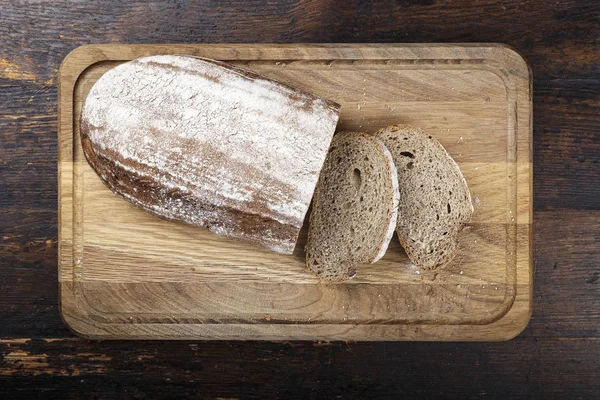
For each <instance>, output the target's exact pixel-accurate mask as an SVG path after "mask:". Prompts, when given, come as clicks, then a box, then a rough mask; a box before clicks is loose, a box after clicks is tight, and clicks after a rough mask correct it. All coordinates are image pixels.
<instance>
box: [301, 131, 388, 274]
mask: <svg viewBox="0 0 600 400" xmlns="http://www.w3.org/2000/svg"><path fill="white" fill-rule="evenodd" d="M397 207H398V179H397V177H396V168H395V167H394V162H393V160H392V156H391V154H390V152H389V151H388V150H387V149H386V147H385V146H384V145H383V143H382V142H381V141H380V140H379V139H377V138H375V137H373V136H372V135H369V134H367V133H360V132H340V133H337V134H336V135H335V136H334V137H333V142H332V143H331V148H330V149H329V154H328V155H327V158H326V160H325V165H324V166H323V170H322V172H321V176H320V177H319V183H318V185H317V189H316V191H315V197H314V199H313V208H312V211H311V214H310V223H309V229H308V242H307V244H306V265H307V267H308V268H309V269H310V270H312V271H313V272H315V273H316V274H317V275H318V276H319V277H320V278H321V279H322V280H324V281H329V282H342V281H345V280H348V279H350V278H352V277H354V275H355V274H356V267H357V266H358V265H359V264H362V263H373V262H375V261H377V260H379V259H380V258H381V257H383V255H384V254H385V251H386V250H387V247H388V244H389V243H390V240H391V239H392V236H393V234H394V228H395V227H396V215H397Z"/></svg>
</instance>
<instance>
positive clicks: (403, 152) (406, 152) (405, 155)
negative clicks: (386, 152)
mask: <svg viewBox="0 0 600 400" xmlns="http://www.w3.org/2000/svg"><path fill="white" fill-rule="evenodd" d="M400 155H401V156H404V157H408V158H415V155H414V154H413V153H411V152H410V151H402V152H400Z"/></svg>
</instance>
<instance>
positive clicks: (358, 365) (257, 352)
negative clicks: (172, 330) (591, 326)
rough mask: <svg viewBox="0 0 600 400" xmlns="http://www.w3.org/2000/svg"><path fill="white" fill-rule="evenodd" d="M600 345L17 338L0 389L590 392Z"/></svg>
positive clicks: (239, 393) (252, 393)
mask: <svg viewBox="0 0 600 400" xmlns="http://www.w3.org/2000/svg"><path fill="white" fill-rule="evenodd" d="M598 344H599V342H598V340H593V339H582V340H560V339H540V340H536V339H534V338H519V339H516V340H513V341H510V342H504V343H495V344H489V343H403V342H396V343H343V342H333V343H291V342H279V343H268V342H266V343H256V342H162V343H160V345H159V346H157V343H155V342H150V343H148V342H146V343H144V342H114V341H111V342H101V343H96V342H89V341H85V340H81V339H72V340H53V341H46V340H39V339H33V340H29V339H19V340H12V341H0V395H5V397H6V395H8V396H9V397H10V396H13V397H14V396H15V395H19V397H28V396H34V397H35V396H39V393H40V392H42V393H44V397H45V398H64V397H82V396H83V397H99V398H114V397H126V398H127V397H130V396H133V397H136V398H145V397H157V396H158V397H161V396H162V395H165V396H168V394H172V393H174V392H176V393H177V394H178V395H182V396H185V397H187V396H190V397H194V398H197V397H198V395H199V396H200V397H201V398H211V399H214V398H244V399H245V398H257V399H258V398H261V399H262V398H272V397H273V398H278V397H285V398H294V399H295V398H298V399H300V398H311V397H314V396H316V395H315V394H318V396H317V397H321V395H322V396H323V397H327V398H335V397H341V398H346V397H348V398H354V397H361V398H370V397H376V398H390V397H391V398H393V397H396V396H397V395H398V393H402V394H403V395H405V396H408V397H411V398H423V397H443V398H479V397H486V398H487V397H491V398H511V399H530V398H555V397H569V398H572V397H575V398H578V397H583V398H587V397H596V395H597V394H598V393H600V382H599V381H598V366H597V363H594V362H587V363H582V362H581V360H586V359H588V360H597V359H598V357H600V346H598ZM365 360H369V362H368V363H366V362H365ZM416 365H418V368H416V367H415V366H416ZM457 365H458V367H457ZM461 366H462V367H461ZM515 369H517V371H518V373H516V372H515ZM282 371H294V372H293V373H283V372H282ZM274 376H277V379H273V377H274ZM107 382H111V384H107ZM199 388H201V392H200V393H199Z"/></svg>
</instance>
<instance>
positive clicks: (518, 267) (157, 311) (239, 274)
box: [59, 44, 532, 340]
mask: <svg viewBox="0 0 600 400" xmlns="http://www.w3.org/2000/svg"><path fill="white" fill-rule="evenodd" d="M154 54H188V55H194V56H202V57H208V58H213V59H217V60H223V61H227V62H231V63H233V64H236V65H240V66H244V67H247V68H250V69H254V70H257V71H259V72H260V73H262V74H264V75H266V76H269V77H272V78H274V79H277V80H279V81H281V82H285V83H288V84H290V85H293V86H297V87H300V88H304V89H306V90H309V91H312V92H314V93H316V94H318V95H321V96H323V97H326V98H328V99H331V100H334V101H336V102H338V103H340V104H341V105H342V112H341V117H340V123H339V126H338V129H350V130H363V131H368V132H374V131H376V130H377V129H379V128H381V127H384V126H386V125H390V124H397V123H409V124H413V125H416V126H420V127H422V128H423V129H425V131H426V132H428V133H430V134H432V135H434V136H435V137H436V138H437V139H438V140H440V141H441V142H442V144H443V145H444V146H445V147H446V149H447V150H448V151H449V153H450V154H451V155H452V156H453V157H454V159H455V160H456V161H457V162H458V164H459V165H460V167H461V169H462V171H463V173H464V175H465V178H466V179H467V182H468V184H469V187H470V189H471V192H472V196H473V199H474V203H475V213H474V216H473V221H472V222H471V224H470V225H469V226H468V227H467V229H465V230H464V231H463V232H462V233H461V235H460V241H461V245H460V251H459V254H458V256H457V257H456V258H455V260H454V261H453V262H452V264H451V265H449V266H448V267H446V268H444V269H442V270H440V271H438V272H436V273H426V272H424V271H419V270H418V269H416V268H415V267H414V266H413V265H412V264H411V263H410V262H409V260H408V259H407V257H406V255H405V253H404V252H403V250H402V249H401V247H400V245H399V244H398V240H397V238H394V239H393V241H392V244H391V245H390V248H389V250H388V252H387V254H386V256H385V257H384V258H383V259H382V260H381V261H380V262H378V263H376V264H374V265H364V266H362V267H361V268H360V269H359V270H358V275H357V277H356V278H355V279H353V280H351V281H349V282H347V283H345V284H339V285H324V284H321V283H319V282H318V280H317V279H316V278H315V277H314V276H313V275H312V274H311V273H309V272H308V271H307V270H306V269H305V267H304V254H303V248H304V243H305V239H306V227H305V228H304V230H303V233H302V234H301V237H300V241H299V243H298V245H297V247H296V251H295V253H294V254H293V255H291V256H282V255H277V254H274V253H270V252H268V251H263V250H261V249H259V248H255V247H252V246H250V245H245V244H243V243H239V242H237V241H235V240H230V239H227V238H223V237H220V236H216V235H213V234H210V233H208V232H207V231H205V230H203V229H200V228H196V227H192V226H187V225H184V224H180V223H174V222H167V221H164V220H161V219H159V218H156V217H154V216H152V215H150V214H148V213H145V212H144V211H142V210H140V209H138V208H136V207H135V206H133V205H131V204H129V203H127V202H126V201H124V200H122V199H120V198H119V197H117V196H116V195H114V194H113V193H112V192H111V191H110V190H109V189H107V188H106V187H105V186H104V185H103V184H102V183H101V181H100V179H99V178H98V177H97V176H96V174H95V173H94V171H93V170H92V169H91V167H90V166H89V165H88V164H87V162H86V160H85V158H84V156H83V154H82V149H81V144H80V140H79V130H78V122H79V114H80V110H81V106H82V102H83V100H84V99H85V97H86V94H87V93H88V91H89V90H90V88H91V86H92V85H93V84H94V82H95V81H96V80H97V79H98V78H99V77H100V76H101V75H102V74H103V73H104V72H106V71H107V70H108V69H110V68H111V67H114V66H116V65H118V64H119V63H122V62H124V61H127V60H131V59H134V58H137V57H142V56H148V55H154ZM531 198H532V165H531V76H530V71H529V68H528V66H527V64H526V62H525V61H524V60H523V59H522V58H521V57H520V56H519V55H518V54H517V53H516V52H514V51H513V50H511V49H509V48H507V47H505V46H503V45H498V44H485V45H479V44H471V45H425V44H411V45H407V44H374V45H364V44H360V45H359V44H356V45H351V44H345V45H258V44H257V45H89V46H83V47H80V48H78V49H76V50H74V51H73V52H72V53H71V54H69V55H68V56H67V58H66V59H65V60H64V62H63V64H62V66H61V68H60V79H59V285H60V302H61V313H62V315H63V318H64V321H65V323H66V324H67V325H68V326H69V327H70V328H71V329H72V330H73V331H74V332H76V333H77V334H79V335H81V336H84V337H88V338H94V339H117V338H121V339H285V340H291V339H311V340H316V339H321V340H506V339H509V338H512V337H514V336H515V335H517V334H518V333H519V332H521V331H522V330H523V329H524V327H525V326H526V325H527V322H528V321H529V318H530V315H531V293H532V289H531V286H532V268H531V223H532V202H531ZM305 225H306V224H305Z"/></svg>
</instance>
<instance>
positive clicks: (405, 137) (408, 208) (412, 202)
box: [376, 125, 473, 270]
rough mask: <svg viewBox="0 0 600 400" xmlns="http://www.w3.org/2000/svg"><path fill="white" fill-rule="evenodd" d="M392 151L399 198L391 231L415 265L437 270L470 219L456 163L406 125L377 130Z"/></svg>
mask: <svg viewBox="0 0 600 400" xmlns="http://www.w3.org/2000/svg"><path fill="white" fill-rule="evenodd" d="M376 136H377V137H378V138H380V139H381V140H382V141H383V142H384V143H385V145H386V147H387V148H388V149H389V150H390V152H391V153H392V157H393V158H394V162H395V164H396V169H397V172H398V181H399V182H400V203H399V206H398V222H397V227H396V231H397V232H398V238H399V239H400V243H401V244H402V246H403V247H404V250H406V253H407V254H408V257H409V258H410V259H411V261H412V262H413V263H414V264H415V265H416V266H417V267H419V268H422V269H427V270H431V269H436V268H439V267H442V266H444V265H446V264H448V263H449V262H450V261H452V259H453V258H454V256H455V254H456V249H457V244H458V238H457V236H458V232H459V231H460V230H462V228H463V226H464V225H465V224H466V223H468V222H469V221H470V220H471V216H472V214H473V204H472V202H471V193H470V192H469V188H468V187H467V182H466V181H465V178H464V177H463V175H462V173H461V172H460V169H459V167H458V165H457V164H456V162H454V160H453V159H452V157H450V155H449V154H448V153H447V152H446V150H445V149H444V147H443V146H442V145H441V144H440V143H439V142H438V141H437V140H436V139H434V138H433V137H432V136H430V135H426V134H424V133H423V132H422V131H421V130H420V129H418V128H415V127H411V126H407V125H393V126H389V127H387V128H384V129H381V130H380V131H378V132H377V133H376Z"/></svg>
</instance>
